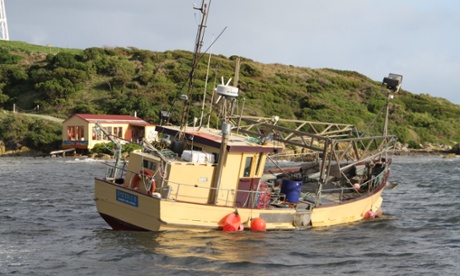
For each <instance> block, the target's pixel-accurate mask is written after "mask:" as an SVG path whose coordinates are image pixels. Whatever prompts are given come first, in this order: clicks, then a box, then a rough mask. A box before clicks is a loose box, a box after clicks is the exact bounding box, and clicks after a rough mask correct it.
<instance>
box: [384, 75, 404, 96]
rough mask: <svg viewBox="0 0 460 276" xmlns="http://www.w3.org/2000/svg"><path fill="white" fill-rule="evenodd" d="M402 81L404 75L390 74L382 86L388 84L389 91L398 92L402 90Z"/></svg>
mask: <svg viewBox="0 0 460 276" xmlns="http://www.w3.org/2000/svg"><path fill="white" fill-rule="evenodd" d="M402 80H403V76H402V75H398V74H392V73H390V74H389V75H388V77H385V78H383V82H382V85H385V84H386V85H387V88H388V89H390V90H392V91H394V92H398V91H399V88H401V84H402Z"/></svg>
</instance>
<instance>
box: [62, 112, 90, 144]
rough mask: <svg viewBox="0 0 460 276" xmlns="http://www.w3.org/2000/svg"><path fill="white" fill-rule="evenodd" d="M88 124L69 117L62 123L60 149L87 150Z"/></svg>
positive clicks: (77, 118)
mask: <svg viewBox="0 0 460 276" xmlns="http://www.w3.org/2000/svg"><path fill="white" fill-rule="evenodd" d="M88 142H89V141H88V122H86V121H85V120H83V119H81V118H79V117H71V118H70V119H68V120H66V121H64V122H63V123H62V148H63V149H69V148H77V149H87V148H88Z"/></svg>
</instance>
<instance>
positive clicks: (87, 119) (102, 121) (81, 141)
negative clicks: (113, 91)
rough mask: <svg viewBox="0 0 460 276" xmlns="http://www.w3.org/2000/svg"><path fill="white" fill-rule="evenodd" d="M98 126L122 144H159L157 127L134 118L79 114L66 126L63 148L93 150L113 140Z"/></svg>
mask: <svg viewBox="0 0 460 276" xmlns="http://www.w3.org/2000/svg"><path fill="white" fill-rule="evenodd" d="M96 123H98V124H99V125H100V126H102V128H104V129H105V130H106V131H107V132H108V133H109V134H111V135H112V138H115V139H116V138H118V139H119V140H120V142H121V143H123V142H133V143H141V142H142V139H143V138H145V139H147V140H148V141H156V139H157V132H156V131H155V125H153V124H150V123H148V122H146V121H144V120H142V119H141V118H138V117H135V116H131V115H99V114H75V115H73V116H71V117H70V118H68V119H67V120H65V121H64V122H62V148H63V149H68V148H76V149H80V150H91V149H92V148H93V147H94V145H95V144H98V143H108V142H110V141H111V140H110V139H109V138H108V137H107V136H106V135H104V133H103V132H102V131H101V130H100V129H98V128H97V127H96Z"/></svg>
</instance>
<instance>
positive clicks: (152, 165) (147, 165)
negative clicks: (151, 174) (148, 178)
mask: <svg viewBox="0 0 460 276" xmlns="http://www.w3.org/2000/svg"><path fill="white" fill-rule="evenodd" d="M142 167H144V168H145V169H149V170H151V171H156V170H157V163H155V162H152V161H149V160H144V162H143V164H142Z"/></svg>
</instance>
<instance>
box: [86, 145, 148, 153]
mask: <svg viewBox="0 0 460 276" xmlns="http://www.w3.org/2000/svg"><path fill="white" fill-rule="evenodd" d="M116 148H117V147H116V146H115V144H114V143H113V142H110V143H99V144H96V145H94V147H93V148H92V149H91V153H104V154H108V155H114V153H115V150H116ZM140 149H142V146H141V145H137V144H123V145H122V146H121V151H122V152H126V153H130V152H132V151H134V150H140Z"/></svg>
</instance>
